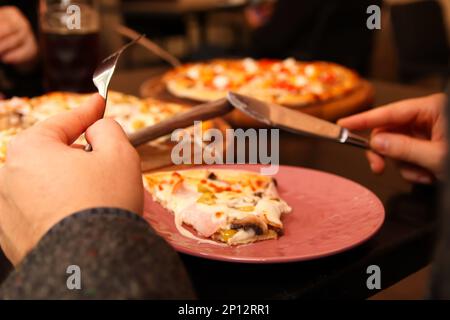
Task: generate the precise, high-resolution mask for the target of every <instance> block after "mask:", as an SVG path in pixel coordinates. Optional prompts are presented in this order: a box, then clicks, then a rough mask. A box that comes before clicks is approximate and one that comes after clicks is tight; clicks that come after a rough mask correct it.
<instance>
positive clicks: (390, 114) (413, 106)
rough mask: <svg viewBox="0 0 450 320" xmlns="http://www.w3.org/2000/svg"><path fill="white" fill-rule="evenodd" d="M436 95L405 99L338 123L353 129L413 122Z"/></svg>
mask: <svg viewBox="0 0 450 320" xmlns="http://www.w3.org/2000/svg"><path fill="white" fill-rule="evenodd" d="M434 99H435V97H434V95H432V96H427V97H423V98H416V99H409V100H403V101H399V102H395V103H391V104H388V105H386V106H382V107H378V108H375V109H373V110H370V111H366V112H363V113H360V114H356V115H353V116H350V117H347V118H343V119H340V120H339V121H338V124H339V125H340V126H343V127H345V128H348V129H351V130H365V129H372V128H377V127H391V126H401V125H405V124H409V123H411V122H413V120H414V119H415V118H416V117H417V116H418V115H419V113H420V112H421V111H423V107H424V106H426V105H427V104H429V103H431V100H434Z"/></svg>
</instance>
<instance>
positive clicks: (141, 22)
mask: <svg viewBox="0 0 450 320" xmlns="http://www.w3.org/2000/svg"><path fill="white" fill-rule="evenodd" d="M101 2H102V3H101V8H102V9H101V12H102V25H103V28H102V30H103V33H102V42H103V43H104V46H103V48H104V50H106V51H107V52H110V51H112V50H113V49H114V48H117V47H118V46H119V44H120V43H121V41H122V38H121V37H120V36H118V35H117V34H115V33H111V32H109V31H108V30H110V29H111V26H113V25H114V24H117V23H123V24H125V25H127V26H129V27H131V28H133V29H135V30H137V31H139V32H144V33H146V34H147V35H148V36H149V37H150V38H151V39H152V40H154V41H156V42H157V43H158V44H160V45H161V46H162V47H164V48H165V49H167V50H168V51H169V52H171V53H173V54H174V55H176V56H177V57H179V58H180V59H181V60H184V61H185V60H200V59H208V58H214V57H217V56H243V55H252V56H264V57H276V58H284V57H288V56H294V57H296V58H298V59H304V60H310V59H312V60H314V59H326V60H331V61H336V62H339V63H342V64H344V65H347V66H349V67H353V68H355V69H357V70H358V71H359V72H360V73H362V74H363V75H365V76H366V77H369V78H376V79H380V80H388V81H396V82H404V83H414V84H418V85H422V86H428V87H433V88H440V87H442V86H443V77H444V76H445V75H448V59H449V42H450V1H446V0H440V1H435V0H428V1H427V0H425V1H421V0H384V1H381V0H379V1H378V0H372V1H367V0H357V1H352V0H350V1H321V0H314V1H302V0H273V1H271V0H269V1H245V0H229V1H226V0H164V1H161V0H122V1H119V0H102V1H101ZM371 4H377V5H379V6H380V7H381V29H380V30H368V29H367V28H366V19H367V18H368V17H369V14H367V13H366V8H367V7H368V6H369V5H371ZM346 57H347V59H346ZM125 60H126V61H125V62H124V63H125V67H126V68H141V67H145V66H149V65H154V64H159V63H161V61H160V60H159V59H158V58H156V57H155V56H152V55H151V54H149V53H148V52H147V51H146V50H145V49H142V48H137V47H136V48H134V49H133V52H132V53H131V54H130V55H127V58H126V59H125Z"/></svg>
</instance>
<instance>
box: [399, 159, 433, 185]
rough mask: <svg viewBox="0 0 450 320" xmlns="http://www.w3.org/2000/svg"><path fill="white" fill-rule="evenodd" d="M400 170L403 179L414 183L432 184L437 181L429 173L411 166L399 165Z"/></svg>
mask: <svg viewBox="0 0 450 320" xmlns="http://www.w3.org/2000/svg"><path fill="white" fill-rule="evenodd" d="M399 170H400V174H401V176H402V177H403V179H405V180H406V181H409V182H412V183H420V184H431V183H433V181H434V180H435V178H434V176H433V174H431V173H430V172H429V171H427V170H425V169H423V168H420V167H417V166H413V165H410V164H406V163H401V164H399Z"/></svg>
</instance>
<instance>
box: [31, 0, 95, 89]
mask: <svg viewBox="0 0 450 320" xmlns="http://www.w3.org/2000/svg"><path fill="white" fill-rule="evenodd" d="M43 2H44V3H45V5H44V6H43V5H42V3H43ZM85 2H86V1H50V0H43V1H41V15H40V32H41V35H40V42H41V48H42V50H41V51H42V56H43V57H42V58H43V63H44V82H45V83H44V84H45V88H46V89H47V90H48V91H72V92H93V91H95V86H94V85H93V83H92V74H93V73H94V70H95V68H96V66H97V64H98V62H99V19H98V14H97V11H96V10H95V7H94V6H93V4H92V1H87V2H90V3H85ZM71 4H75V5H76V6H77V7H78V8H79V14H80V20H79V25H78V27H77V26H76V25H75V26H73V25H68V20H67V19H68V18H70V17H71V14H73V12H74V11H71V10H69V11H68V9H67V8H68V6H69V5H71ZM75 13H76V12H75Z"/></svg>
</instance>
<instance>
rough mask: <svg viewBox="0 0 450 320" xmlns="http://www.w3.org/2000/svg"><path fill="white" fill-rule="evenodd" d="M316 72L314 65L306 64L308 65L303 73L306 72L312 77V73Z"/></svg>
mask: <svg viewBox="0 0 450 320" xmlns="http://www.w3.org/2000/svg"><path fill="white" fill-rule="evenodd" d="M316 73H317V69H316V67H315V66H314V65H312V64H308V65H307V66H306V67H305V74H306V75H307V76H308V77H313V76H314V75H316Z"/></svg>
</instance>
